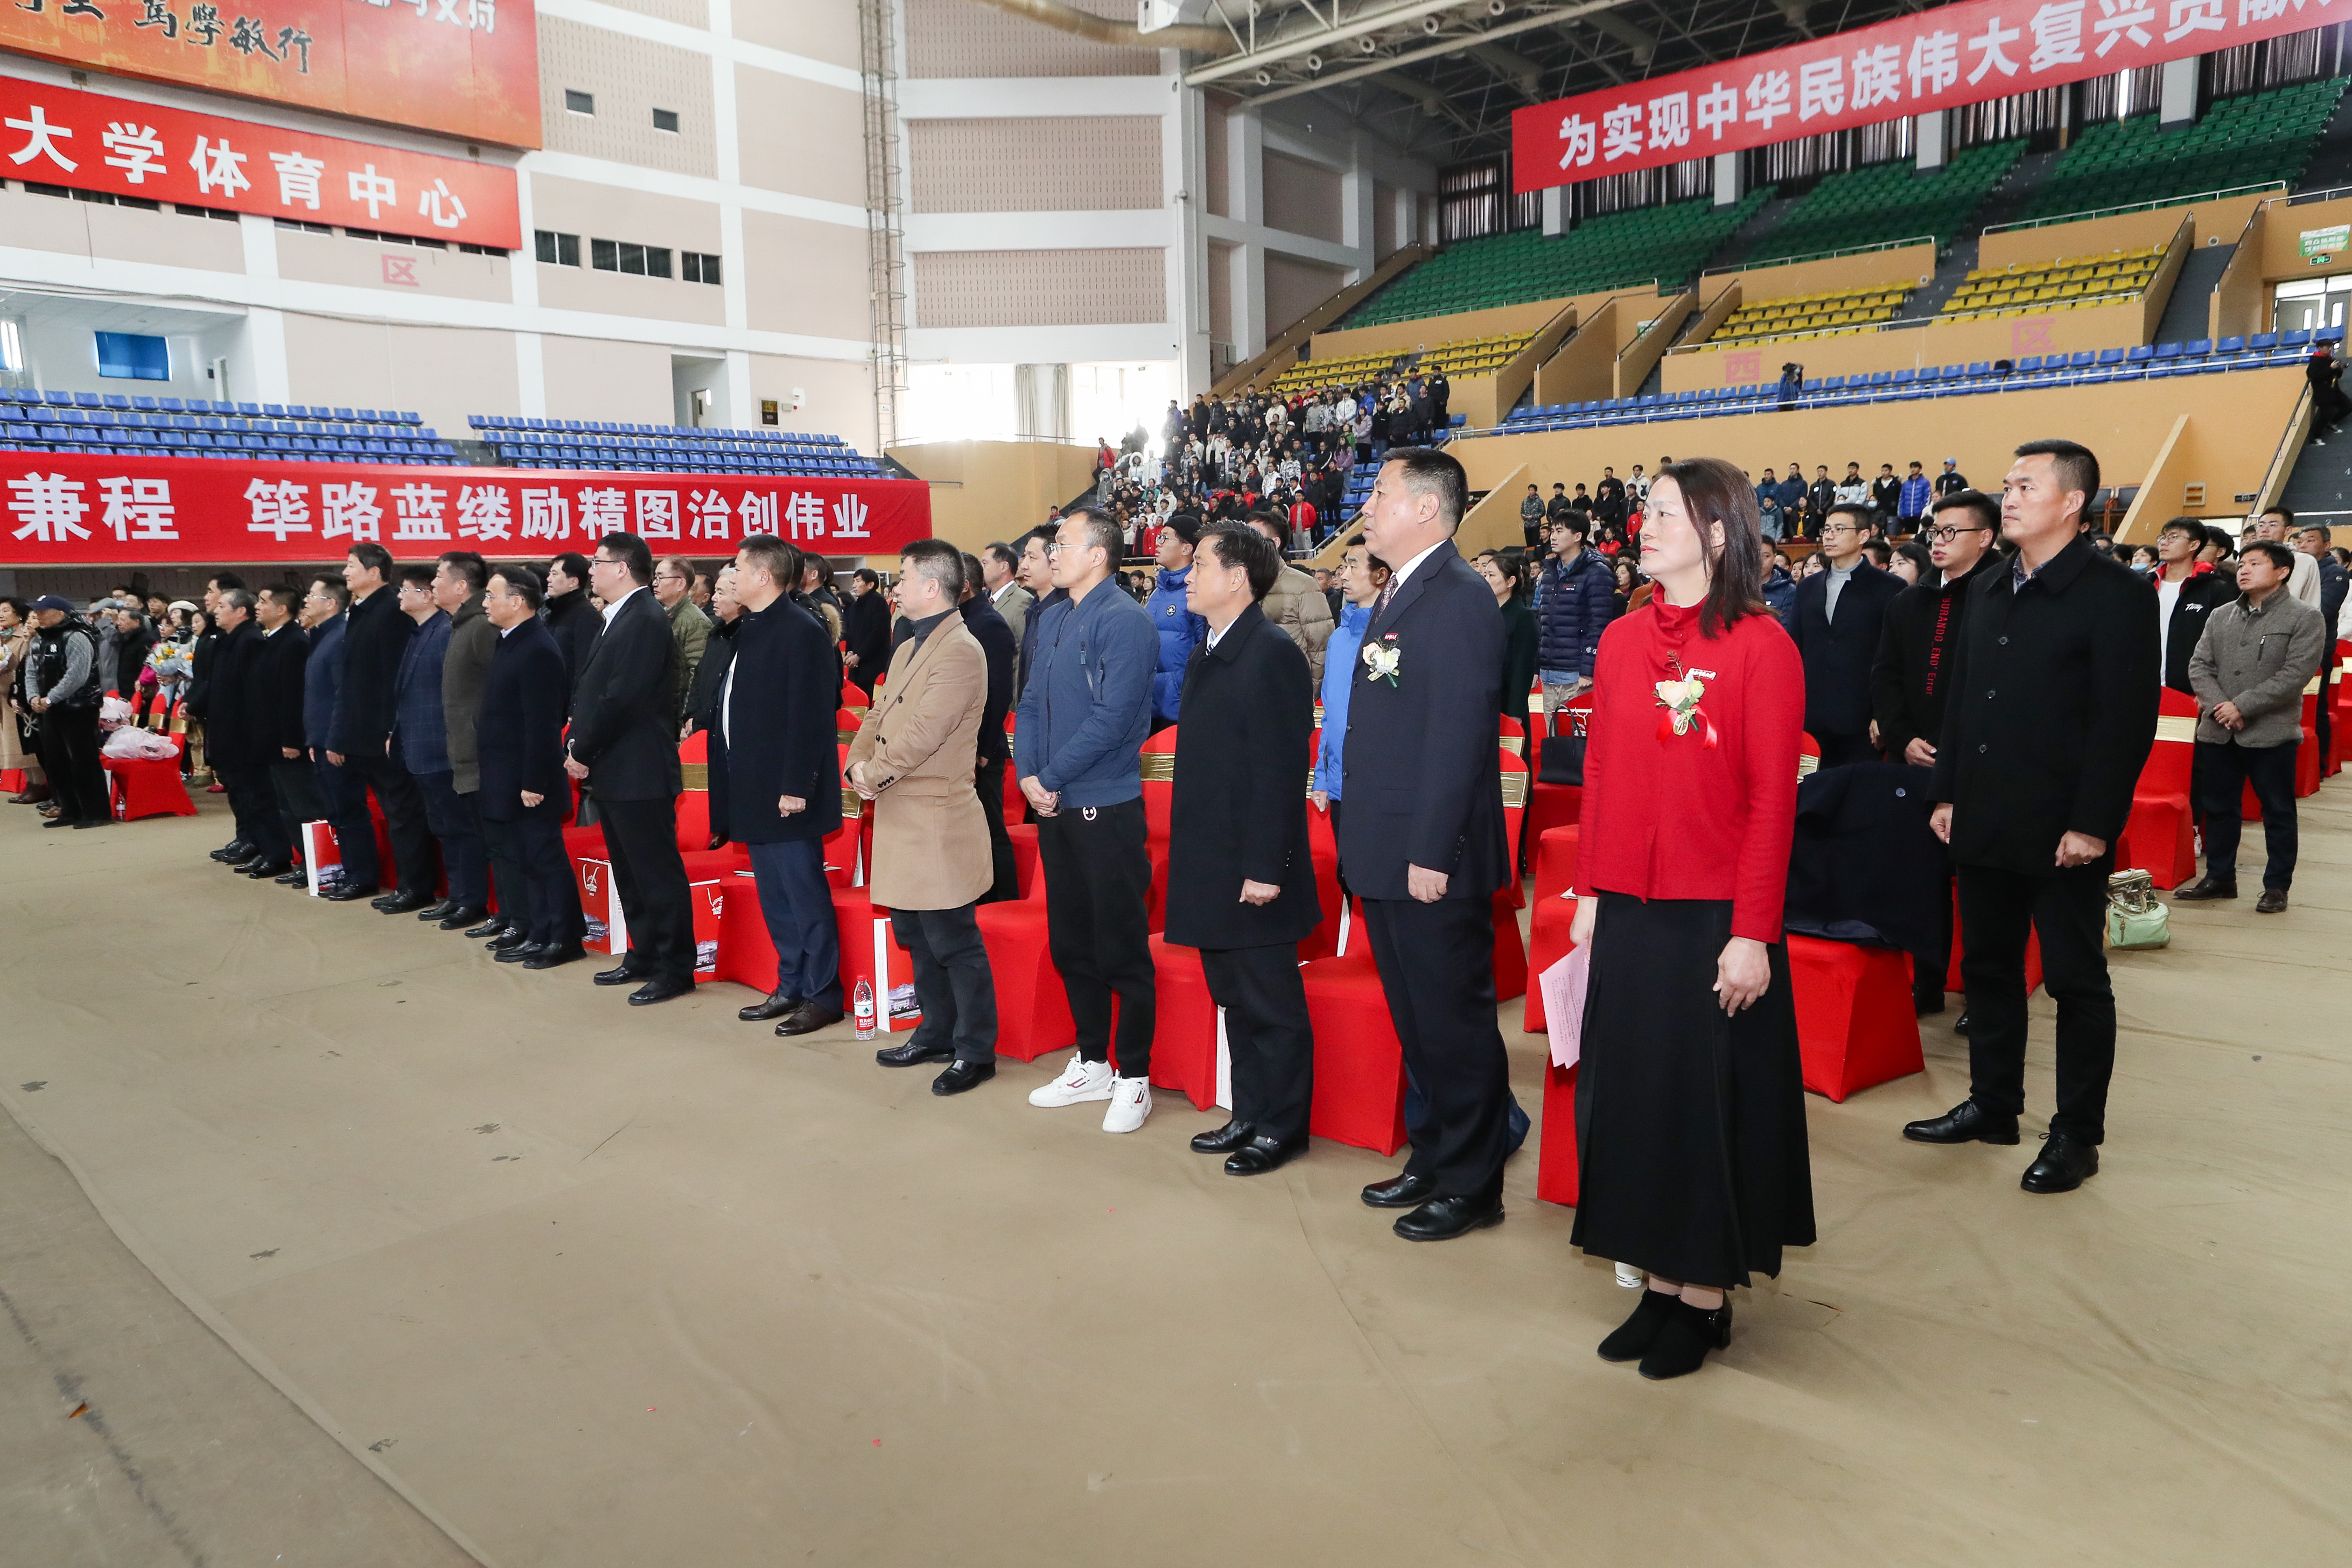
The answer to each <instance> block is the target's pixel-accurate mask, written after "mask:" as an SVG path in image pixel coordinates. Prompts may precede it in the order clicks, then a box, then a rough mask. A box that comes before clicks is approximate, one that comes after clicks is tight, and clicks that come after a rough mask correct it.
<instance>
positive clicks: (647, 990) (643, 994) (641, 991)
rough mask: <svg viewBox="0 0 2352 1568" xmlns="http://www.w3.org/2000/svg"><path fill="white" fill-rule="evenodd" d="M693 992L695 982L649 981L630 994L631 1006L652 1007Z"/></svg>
mask: <svg viewBox="0 0 2352 1568" xmlns="http://www.w3.org/2000/svg"><path fill="white" fill-rule="evenodd" d="M693 990H694V982H693V981H691V980H648V981H646V983H645V984H643V985H640V986H638V987H637V988H636V989H635V991H632V992H630V993H629V1005H630V1006H632V1007H650V1006H652V1005H654V1004H655V1003H656V1002H667V1001H669V1000H670V999H671V998H672V997H676V996H684V995H687V994H690V993H691V992H692V991H693Z"/></svg>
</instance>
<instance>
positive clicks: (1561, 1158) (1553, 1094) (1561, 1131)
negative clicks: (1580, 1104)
mask: <svg viewBox="0 0 2352 1568" xmlns="http://www.w3.org/2000/svg"><path fill="white" fill-rule="evenodd" d="M1540 1136H1541V1138H1542V1142H1540V1143H1539V1144H1538V1145H1537V1148H1536V1196H1537V1197H1538V1198H1539V1199H1541V1200H1542V1201H1543V1202H1545V1203H1548V1204H1565V1205H1568V1206H1569V1207H1570V1208H1574V1207H1575V1206H1576V1199H1577V1194H1578V1193H1579V1192H1580V1191H1581V1190H1582V1181H1583V1169H1582V1166H1581V1165H1580V1163H1579V1160H1578V1155H1577V1149H1576V1068H1573V1067H1556V1066H1554V1065H1553V1064H1552V1063H1551V1062H1550V1061H1549V1060H1547V1061H1546V1062H1545V1063H1544V1098H1543V1131H1542V1133H1541V1134H1540Z"/></svg>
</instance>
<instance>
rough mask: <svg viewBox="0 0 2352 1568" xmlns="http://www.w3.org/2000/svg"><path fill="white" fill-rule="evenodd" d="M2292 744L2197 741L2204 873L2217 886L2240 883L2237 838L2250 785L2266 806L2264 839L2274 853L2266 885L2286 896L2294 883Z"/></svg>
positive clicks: (2295, 832)
mask: <svg viewBox="0 0 2352 1568" xmlns="http://www.w3.org/2000/svg"><path fill="white" fill-rule="evenodd" d="M2300 749H2301V748H2300V747H2299V746H2298V745H2297V744H2296V742H2293V741H2289V742H2285V743H2284V744H2283V745H2277V746H2236V745H2227V744H2223V745H2215V744H2214V743H2213V742H2210V741H2200V742H2197V764H2198V765H2197V812H2198V818H2199V826H2200V827H2201V828H2202V829H2203V830H2204V834H2205V874H2206V875H2207V876H2209V877H2210V878H2212V879H2214V880H2215V881H2217V882H2234V881H2236V880H2237V879H2238V837H2239V835H2240V833H2241V832H2242V829H2243V827H2244V825H2245V811H2244V805H2243V803H2244V800H2245V790H2246V786H2247V785H2248V784H2252V785H2253V786H2254V799H2255V800H2257V801H2259V802H2260V803H2261V804H2262V808H2263V842H2264V847H2266V848H2267V849H2268V850H2269V852H2270V861H2269V864H2267V865H2265V866H2264V867H2263V887H2265V888H2276V889H2278V890H2279V891H2281V892H2284V891H2286V890H2287V889H2289V888H2291V887H2293V886H2294V859H2295V853H2296V850H2297V847H2298V845H2299V842H2300V840H2299V837H2298V830H2297V827H2296V824H2295V814H2294V763H2295V752H2297V751H2299V750H2300Z"/></svg>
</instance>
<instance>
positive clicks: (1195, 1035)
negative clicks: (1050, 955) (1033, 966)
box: [1055, 936, 1217, 1110]
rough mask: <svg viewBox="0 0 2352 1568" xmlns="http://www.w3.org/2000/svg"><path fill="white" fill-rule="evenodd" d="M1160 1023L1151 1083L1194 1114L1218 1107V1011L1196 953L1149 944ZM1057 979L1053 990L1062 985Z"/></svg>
mask: <svg viewBox="0 0 2352 1568" xmlns="http://www.w3.org/2000/svg"><path fill="white" fill-rule="evenodd" d="M1151 969H1152V973H1153V975H1154V976H1155V979H1156V984H1155V992H1156V1005H1157V1006H1158V1009H1159V1014H1158V1019H1157V1022H1156V1025H1155V1026H1154V1028H1153V1030H1152V1035H1151V1082H1152V1085H1153V1087H1155V1088H1159V1089H1175V1090H1177V1091H1178V1092H1180V1093H1181V1094H1182V1095H1183V1096H1184V1097H1185V1098H1186V1099H1187V1100H1191V1101H1192V1108H1193V1109H1194V1110H1208V1109H1209V1108H1210V1107H1211V1106H1213V1105H1214V1104H1216V1103H1217V1005H1216V1004H1215V1003H1214V1002H1213V1001H1212V1000H1210V998H1209V977H1208V975H1207V974H1206V973H1203V972H1202V968H1201V953H1200V950H1199V949H1197V948H1191V947H1174V946H1171V945H1170V943H1169V942H1168V940H1167V939H1166V938H1165V937H1160V936H1155V937H1153V938H1152V939H1151ZM1059 983H1060V982H1059V977H1058V976H1056V979H1055V984H1059Z"/></svg>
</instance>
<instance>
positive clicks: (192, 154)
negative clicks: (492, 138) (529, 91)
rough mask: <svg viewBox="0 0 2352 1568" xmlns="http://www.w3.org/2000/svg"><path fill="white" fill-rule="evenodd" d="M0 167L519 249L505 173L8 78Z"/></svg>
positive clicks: (95, 187) (516, 212) (113, 188)
mask: <svg viewBox="0 0 2352 1568" xmlns="http://www.w3.org/2000/svg"><path fill="white" fill-rule="evenodd" d="M12 3H15V0H0V5H5V4H12ZM353 3H355V4H356V3H359V0H353ZM0 174H7V175H9V176H10V177H12V178H15V179H19V180H30V181H32V182H34V183H35V184H50V185H71V186H73V187H75V188H76V189H79V190H85V191H109V192H111V193H113V194H114V195H118V196H142V197H144V198H145V199H146V200H148V201H151V202H182V203H185V204H186V205H189V206H198V207H221V208H224V209H226V210H227V211H230V212H244V213H266V214H268V216H272V217H290V218H299V219H301V220H303V221H304V222H306V223H332V224H341V225H343V226H347V227H352V228H373V229H379V230H383V231H385V232H387V233H392V234H408V235H416V236H420V237H425V238H430V239H444V240H461V241H463V242H465V243H466V244H468V245H487V246H494V247H497V248H499V249H500V250H520V248H522V213H521V208H520V205H518V203H517V200H516V195H515V175H514V171H513V170H512V169H507V168H501V167H499V165H497V164H495V163H475V162H473V161H472V160H470V159H466V158H436V157H434V156H432V155H431V154H429V153H407V152H403V151H401V150H400V149H398V148H394V147H373V146H370V145H368V144H367V143H365V142H345V141H342V140H341V139H340V138H337V137H333V136H311V135H308V134H305V133H304V132H299V131H280V130H278V129H276V128H275V127H273V126H268V125H256V124H254V123H253V122H252V121H245V120H223V119H221V118H219V117H217V116H215V115H210V114H190V113H187V112H186V111H184V110H177V109H162V108H158V107H156V106H155V105H153V104H149V103H133V102H131V100H129V99H125V98H105V97H101V96H100V95H99V94H97V93H94V92H76V91H75V90H74V89H71V88H59V87H43V86H40V85H38V84H37V83H34V82H28V81H19V80H17V79H15V78H13V77H0Z"/></svg>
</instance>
